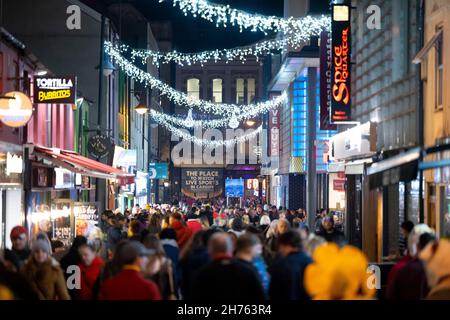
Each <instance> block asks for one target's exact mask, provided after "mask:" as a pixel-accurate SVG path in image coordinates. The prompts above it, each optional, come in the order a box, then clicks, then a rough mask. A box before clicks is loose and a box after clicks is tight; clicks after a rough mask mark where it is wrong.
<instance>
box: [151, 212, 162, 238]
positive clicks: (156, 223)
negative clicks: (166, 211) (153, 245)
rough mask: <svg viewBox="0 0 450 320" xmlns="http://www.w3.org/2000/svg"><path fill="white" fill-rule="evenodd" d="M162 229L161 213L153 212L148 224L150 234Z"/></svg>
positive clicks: (157, 232)
mask: <svg viewBox="0 0 450 320" xmlns="http://www.w3.org/2000/svg"><path fill="white" fill-rule="evenodd" d="M161 230H162V218H161V215H159V214H156V213H154V214H152V215H151V216H150V221H149V224H148V234H153V235H155V234H159V233H160V232H161Z"/></svg>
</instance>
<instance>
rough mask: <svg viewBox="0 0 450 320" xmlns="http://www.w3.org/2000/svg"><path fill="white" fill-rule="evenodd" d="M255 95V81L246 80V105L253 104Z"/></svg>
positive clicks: (251, 79)
mask: <svg viewBox="0 0 450 320" xmlns="http://www.w3.org/2000/svg"><path fill="white" fill-rule="evenodd" d="M255 94H256V84H255V79H253V78H250V79H247V104H250V103H253V102H254V100H255Z"/></svg>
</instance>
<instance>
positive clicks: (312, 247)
mask: <svg viewBox="0 0 450 320" xmlns="http://www.w3.org/2000/svg"><path fill="white" fill-rule="evenodd" d="M300 238H301V239H302V243H303V251H304V252H305V253H306V254H307V255H308V257H311V258H312V257H313V255H314V251H316V249H317V248H318V247H320V246H321V245H323V244H324V243H326V242H327V241H326V240H325V239H324V238H322V237H319V236H317V235H315V234H314V233H311V234H310V235H309V236H308V237H307V238H303V237H302V236H301V235H300Z"/></svg>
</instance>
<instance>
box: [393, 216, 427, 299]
mask: <svg viewBox="0 0 450 320" xmlns="http://www.w3.org/2000/svg"><path fill="white" fill-rule="evenodd" d="M422 235H428V236H424V237H423V238H422V243H421V242H420V239H421V236H422ZM431 236H433V237H434V231H433V230H432V229H431V228H430V227H429V226H428V225H426V224H418V225H416V226H415V227H414V228H413V229H412V230H411V232H410V233H409V235H408V239H407V243H408V249H407V250H406V252H407V253H408V256H407V257H403V258H402V259H401V260H400V261H399V262H397V263H396V264H395V265H394V266H393V267H392V269H391V270H390V272H389V275H388V279H387V287H386V298H387V299H390V300H410V299H421V298H424V297H425V296H426V295H427V293H428V289H427V287H428V285H427V282H426V277H425V271H424V267H423V265H422V262H421V261H420V260H419V258H418V257H419V254H420V251H421V250H422V249H424V248H425V247H426V245H427V244H428V242H430V241H433V240H434V239H433V238H432V237H431ZM407 266H408V268H407V269H406V270H405V268H406V267H407ZM413 275H414V280H413V281H412V282H411V283H410V284H409V285H408V287H407V288H404V287H403V286H404V285H405V284H407V283H409V281H410V280H411V278H410V276H413Z"/></svg>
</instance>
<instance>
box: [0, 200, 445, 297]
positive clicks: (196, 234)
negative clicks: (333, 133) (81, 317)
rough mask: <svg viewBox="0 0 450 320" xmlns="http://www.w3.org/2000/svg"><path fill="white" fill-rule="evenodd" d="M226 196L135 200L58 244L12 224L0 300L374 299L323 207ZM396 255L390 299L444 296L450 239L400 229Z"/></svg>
mask: <svg viewBox="0 0 450 320" xmlns="http://www.w3.org/2000/svg"><path fill="white" fill-rule="evenodd" d="M307 221H308V219H307V213H306V212H305V210H302V209H300V210H295V211H292V210H281V211H280V210H278V208H277V207H275V206H272V207H268V206H267V205H266V206H261V205H258V204H246V206H245V207H244V208H239V207H226V206H225V205H224V203H223V201H222V202H220V201H219V202H216V201H215V202H212V203H202V202H194V203H191V204H186V203H177V205H147V206H146V207H145V208H140V207H139V206H136V207H134V208H133V210H131V211H129V210H126V211H125V212H123V213H122V212H120V211H119V210H115V211H110V210H107V211H105V212H103V213H102V214H101V220H100V221H99V224H98V228H96V230H95V231H94V232H91V234H89V235H88V236H87V237H83V236H77V237H76V238H75V239H74V240H73V242H72V244H71V247H70V248H68V249H67V250H61V249H60V248H59V246H57V245H56V244H55V242H52V241H51V240H50V239H49V237H48V236H47V235H46V234H45V233H38V234H37V236H35V237H34V239H28V235H29V232H28V230H26V229H25V228H24V227H23V226H17V227H15V228H13V229H12V231H11V234H10V238H11V242H12V248H11V249H7V250H4V252H3V253H2V254H1V256H0V298H1V299H26V300H28V299H41V300H69V299H73V300H128V299H131V300H180V299H183V300H191V301H227V300H236V301H245V300H253V301H263V300H268V299H270V300H281V301H286V300H307V299H374V298H376V294H377V292H376V286H369V285H368V283H369V282H370V281H368V279H369V278H370V277H371V273H370V272H368V271H367V270H368V265H369V262H368V260H367V258H366V257H365V255H364V254H363V253H362V252H361V250H359V249H357V248H355V247H352V246H350V245H348V244H347V243H346V239H345V235H344V232H343V230H342V227H341V226H340V225H339V224H338V223H336V217H335V216H334V215H333V214H332V213H330V212H328V211H327V210H325V209H324V210H320V211H319V212H318V213H317V214H316V217H315V224H314V225H313V226H308V222H307ZM402 228H403V230H404V238H405V246H404V250H403V252H402V258H401V259H400V260H399V261H398V262H397V263H396V264H395V266H394V267H393V268H392V270H391V271H390V274H389V278H388V281H387V289H386V295H385V297H386V298H387V299H425V298H442V299H450V242H449V241H447V240H440V241H438V240H437V239H436V237H435V235H434V233H433V230H431V229H430V228H428V227H427V226H426V225H423V224H420V225H417V226H414V225H413V224H412V223H410V222H405V223H404V224H403V225H402Z"/></svg>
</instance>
